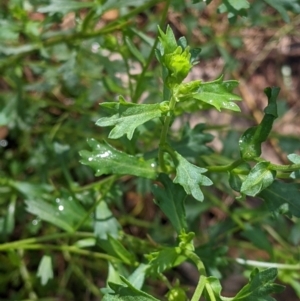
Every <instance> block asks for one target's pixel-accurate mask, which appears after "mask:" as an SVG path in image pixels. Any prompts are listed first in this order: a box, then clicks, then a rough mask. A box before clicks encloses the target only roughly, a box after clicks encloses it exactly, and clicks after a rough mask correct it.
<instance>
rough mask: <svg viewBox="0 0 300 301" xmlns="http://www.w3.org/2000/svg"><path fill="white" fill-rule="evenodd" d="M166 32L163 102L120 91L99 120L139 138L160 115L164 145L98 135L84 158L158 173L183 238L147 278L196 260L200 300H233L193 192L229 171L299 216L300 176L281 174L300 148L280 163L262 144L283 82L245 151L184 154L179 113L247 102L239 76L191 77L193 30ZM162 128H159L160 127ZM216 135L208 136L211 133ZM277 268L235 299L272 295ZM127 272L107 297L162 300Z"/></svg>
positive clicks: (150, 267)
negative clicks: (202, 230)
mask: <svg viewBox="0 0 300 301" xmlns="http://www.w3.org/2000/svg"><path fill="white" fill-rule="evenodd" d="M159 40H160V44H159V46H158V48H157V50H156V57H157V59H158V61H159V63H160V65H161V67H162V81H163V92H162V101H161V102H160V103H156V104H134V103H130V102H126V100H125V99H124V98H123V97H120V98H119V101H118V102H109V103H102V104H100V106H101V108H102V109H103V110H105V111H106V114H107V116H106V117H102V118H100V119H99V120H98V121H97V123H96V124H97V125H98V126H101V127H107V126H113V129H112V130H111V131H110V133H109V136H108V138H110V139H119V138H121V137H122V136H124V135H126V136H127V138H128V139H129V140H132V138H133V136H134V133H135V131H136V130H137V128H138V127H139V126H141V125H143V124H144V123H146V122H149V121H150V120H153V119H158V120H159V121H157V122H156V123H155V126H156V127H157V126H158V127H161V135H160V138H159V141H158V148H157V149H154V150H152V152H151V156H147V154H146V153H143V149H142V148H141V147H140V148H138V149H137V147H136V141H137V139H138V137H137V135H136V136H135V139H134V142H133V143H132V147H133V148H135V152H136V154H134V155H132V154H131V155H129V154H126V153H124V152H120V151H118V150H117V149H115V148H114V147H112V146H111V145H109V144H108V143H106V142H97V141H96V140H94V139H90V140H89V141H88V143H89V145H90V147H91V148H92V151H91V152H89V151H81V152H80V155H81V157H82V160H81V162H82V163H83V164H85V165H88V166H90V167H92V168H93V169H94V170H95V171H96V175H97V176H101V175H104V174H115V175H119V176H120V175H131V176H137V177H143V178H148V179H152V180H155V181H156V184H154V186H153V188H152V192H153V194H154V198H155V202H156V204H157V205H158V206H159V207H160V209H161V210H162V211H163V212H164V214H165V215H166V216H167V218H168V219H169V220H170V222H171V224H172V225H173V227H174V229H175V230H176V233H177V235H178V236H177V245H176V246H174V247H161V248H160V249H159V250H158V251H155V252H151V253H149V254H148V255H146V257H147V258H148V260H149V262H148V264H147V266H146V267H145V266H144V264H143V270H142V272H140V273H141V274H140V276H139V277H141V278H143V277H145V275H146V276H150V275H151V276H155V277H162V273H163V272H164V271H165V270H167V269H170V268H172V267H175V266H177V265H179V264H181V263H182V262H184V261H187V260H191V261H192V262H193V263H194V264H195V265H196V267H197V269H198V271H199V273H200V278H199V282H198V285H197V288H196V290H195V292H194V294H193V296H192V298H191V300H193V301H196V300H199V298H200V297H201V296H202V295H203V294H204V295H205V298H206V300H210V301H215V300H229V299H228V298H225V297H222V296H221V295H220V292H221V285H220V282H219V280H218V279H217V278H215V277H208V276H207V271H206V268H205V265H204V263H203V262H202V260H201V256H200V257H198V256H197V254H196V253H195V247H194V244H193V238H194V233H193V232H188V225H187V222H186V218H185V216H186V213H185V206H184V202H185V199H186V197H187V196H188V195H191V196H192V197H193V198H194V199H195V200H197V201H200V202H201V201H203V199H204V196H203V192H202V191H201V189H200V186H209V185H213V181H211V180H210V179H209V178H208V177H207V176H206V175H204V173H205V172H207V171H209V172H210V173H214V172H226V173H228V174H229V184H230V186H231V188H232V189H234V190H235V191H238V192H239V193H240V197H239V198H244V197H245V196H247V195H248V196H252V197H254V196H259V197H260V198H262V199H264V201H265V202H266V204H267V206H268V208H269V210H270V211H273V212H280V211H281V212H284V213H285V214H287V215H289V216H293V215H294V216H298V217H299V216H300V212H299V210H298V201H297V200H298V198H299V190H298V184H292V183H285V182H282V181H280V178H287V177H291V178H297V173H298V172H299V169H300V164H299V163H300V156H299V155H296V154H291V155H289V156H288V158H289V160H290V161H291V162H292V164H289V165H275V164H272V163H270V162H268V161H266V160H264V159H262V158H261V157H260V156H261V144H262V143H263V142H264V141H266V139H267V138H268V136H269V133H270V131H271V129H272V124H273V122H274V120H275V119H276V117H277V105H276V99H277V96H278V93H279V89H278V88H267V89H266V90H265V94H266V96H267V97H268V105H267V107H266V108H265V110H264V112H265V116H264V118H263V119H262V121H261V123H260V124H259V125H258V126H254V127H251V128H249V129H248V130H246V131H245V133H244V134H243V135H242V136H241V138H240V140H239V148H240V154H241V156H240V158H239V159H237V160H235V161H233V162H231V163H230V164H227V165H219V166H212V165H207V164H205V165H204V163H202V166H203V167H204V168H203V167H199V166H197V165H195V164H192V163H191V162H189V161H188V160H187V159H186V158H185V157H184V153H185V152H188V150H189V149H188V146H186V147H185V148H182V149H181V151H180V152H178V151H177V147H176V143H175V141H172V135H171V134H169V131H170V127H171V125H172V122H173V120H174V118H175V117H177V116H180V115H182V114H184V113H185V112H187V111H196V110H199V109H200V110H201V108H203V107H207V106H213V107H214V108H216V109H217V110H219V111H220V110H221V109H229V110H233V111H239V107H238V106H237V105H236V104H235V103H234V102H233V101H236V100H240V98H239V97H238V96H237V95H235V94H233V89H234V88H235V87H236V86H237V84H238V83H237V82H236V81H223V78H222V77H220V78H218V79H216V80H215V81H212V82H202V81H200V80H195V81H190V82H183V81H184V79H185V78H186V77H187V75H188V73H189V72H190V69H191V68H192V66H193V64H195V63H197V59H198V54H199V52H200V50H199V49H190V47H189V46H188V45H187V41H186V40H185V38H180V39H179V40H178V41H176V39H175V37H174V34H173V32H172V30H171V28H170V27H168V28H167V30H166V33H164V32H163V31H162V30H161V29H159ZM154 132H155V133H156V132H157V131H156V130H154ZM203 135H204V136H205V134H203ZM153 139H155V137H153ZM209 140H210V137H206V141H209ZM179 143H180V140H179ZM172 145H173V146H172ZM154 147H155V146H154ZM198 147H204V145H198ZM149 151H150V150H149ZM145 156H146V157H147V159H145ZM204 162H205V160H204ZM254 164H255V165H254ZM276 178H277V179H276ZM287 191H293V195H292V196H287ZM236 222H237V223H243V221H242V220H241V219H240V218H236ZM243 227H244V226H243ZM115 228H116V226H115V227H110V228H107V232H106V235H107V237H113V235H116V232H115V231H113V230H112V229H115ZM111 231H113V232H111ZM111 235H112V236H111ZM254 235H255V234H254ZM108 241H109V240H108ZM110 247H111V248H112V249H114V248H115V250H114V252H116V253H117V252H118V247H117V246H115V245H114V244H113V243H112V242H110ZM138 269H139V268H138ZM276 275H277V272H276V269H274V268H270V269H268V270H265V271H262V272H259V271H258V270H257V269H256V270H254V271H253V272H252V274H251V276H250V282H249V284H247V285H246V286H245V287H244V288H242V289H241V291H240V292H239V293H238V294H237V295H236V296H235V297H233V298H230V300H257V298H259V299H260V300H270V296H269V295H270V294H271V293H275V292H280V291H281V290H282V286H280V285H277V284H273V283H272V282H273V281H274V279H275V277H276ZM121 280H122V282H123V283H122V284H120V283H113V282H109V287H110V288H111V289H112V290H113V291H114V292H113V293H108V295H106V296H105V298H104V300H119V299H120V298H121V300H127V299H128V300H129V299H130V296H131V297H133V296H135V297H139V298H141V299H143V300H156V299H155V298H153V297H152V296H150V295H147V294H146V293H145V292H142V291H140V289H141V287H142V282H140V283H139V284H138V285H135V283H134V282H133V281H130V280H126V279H125V278H123V277H122V278H121ZM175 291H176V290H175ZM168 298H169V300H185V297H183V293H182V291H181V292H180V293H178V295H177V294H176V293H174V294H173V293H170V294H169V295H168Z"/></svg>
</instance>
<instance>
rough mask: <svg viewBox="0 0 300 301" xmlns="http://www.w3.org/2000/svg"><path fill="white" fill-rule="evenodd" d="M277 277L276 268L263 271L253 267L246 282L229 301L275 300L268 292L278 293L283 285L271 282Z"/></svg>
mask: <svg viewBox="0 0 300 301" xmlns="http://www.w3.org/2000/svg"><path fill="white" fill-rule="evenodd" d="M276 277H277V269H275V268H270V269H266V270H263V271H261V272H260V271H259V270H258V269H254V270H253V271H252V273H251V275H250V280H249V283H248V284H246V285H245V286H244V287H243V288H242V289H241V290H240V291H239V292H238V293H237V295H236V296H235V297H234V298H233V299H232V300H231V301H257V300H260V301H272V300H273V301H275V299H273V298H272V297H270V294H273V293H280V292H282V291H283V290H284V286H282V285H279V284H276V283H273V282H274V281H275V279H276Z"/></svg>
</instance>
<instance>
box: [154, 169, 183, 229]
mask: <svg viewBox="0 0 300 301" xmlns="http://www.w3.org/2000/svg"><path fill="white" fill-rule="evenodd" d="M158 180H159V181H160V182H161V183H162V184H163V186H164V189H163V188H161V187H160V186H158V185H155V186H154V187H153V188H152V192H153V194H154V197H155V203H156V204H157V205H158V206H159V208H160V209H161V210H162V211H163V212H164V214H165V215H166V216H167V217H168V219H169V220H170V221H171V223H172V225H173V227H174V228H175V230H176V232H177V233H178V234H179V233H180V232H182V231H183V230H186V229H187V224H186V219H185V208H184V200H185V198H186V193H185V191H184V189H183V188H182V186H180V185H178V184H174V183H173V182H172V181H171V180H170V178H169V177H168V176H167V175H165V174H160V175H159V177H158Z"/></svg>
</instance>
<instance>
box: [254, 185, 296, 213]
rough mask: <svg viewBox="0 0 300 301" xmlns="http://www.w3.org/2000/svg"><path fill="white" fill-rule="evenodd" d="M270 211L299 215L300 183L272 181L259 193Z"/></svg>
mask: <svg viewBox="0 0 300 301" xmlns="http://www.w3.org/2000/svg"><path fill="white" fill-rule="evenodd" d="M258 196H259V197H260V198H262V199H263V200H264V201H265V202H266V204H267V206H268V208H269V210H270V211H273V212H275V213H284V214H288V215H294V216H296V217H300V202H299V200H300V185H299V184H296V183H284V182H279V181H274V182H273V184H272V185H271V186H269V187H268V188H266V189H265V190H263V191H262V192H261V193H260V194H259V195H258Z"/></svg>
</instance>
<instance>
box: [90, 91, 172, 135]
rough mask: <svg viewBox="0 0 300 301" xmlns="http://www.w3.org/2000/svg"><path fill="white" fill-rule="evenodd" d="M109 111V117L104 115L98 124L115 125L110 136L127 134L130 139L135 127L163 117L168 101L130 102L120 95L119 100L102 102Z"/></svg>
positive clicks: (103, 106)
mask: <svg viewBox="0 0 300 301" xmlns="http://www.w3.org/2000/svg"><path fill="white" fill-rule="evenodd" d="M100 106H101V107H102V108H105V109H106V111H107V112H108V113H109V117H102V118H100V119H99V120H98V121H97V122H96V125H98V126H103V127H106V126H114V128H113V129H112V130H111V132H110V133H109V136H108V137H109V138H111V139H117V138H120V137H122V136H123V135H125V134H126V135H127V137H128V139H129V140H130V139H131V138H132V136H133V133H134V131H135V129H136V128H137V127H138V126H139V125H141V124H144V123H145V122H147V121H149V120H151V119H154V118H158V117H161V116H162V114H163V112H164V111H167V110H168V108H167V106H166V102H164V103H158V104H134V103H128V102H126V101H125V99H124V98H123V97H122V96H120V97H119V102H104V103H102V104H100Z"/></svg>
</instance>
